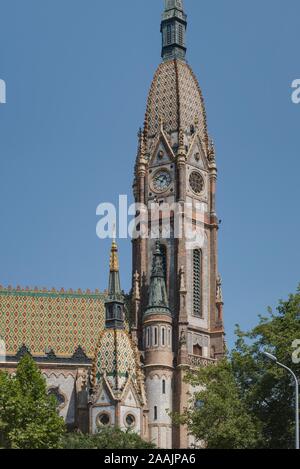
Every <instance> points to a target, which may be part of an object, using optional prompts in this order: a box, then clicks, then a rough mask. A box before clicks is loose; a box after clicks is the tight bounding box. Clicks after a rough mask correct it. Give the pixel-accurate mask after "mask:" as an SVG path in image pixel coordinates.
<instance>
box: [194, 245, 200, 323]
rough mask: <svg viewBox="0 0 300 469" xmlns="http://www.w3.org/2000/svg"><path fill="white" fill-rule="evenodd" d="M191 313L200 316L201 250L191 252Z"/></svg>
mask: <svg viewBox="0 0 300 469" xmlns="http://www.w3.org/2000/svg"><path fill="white" fill-rule="evenodd" d="M193 314H194V316H197V317H200V318H201V317H202V251H201V249H195V250H194V252H193Z"/></svg>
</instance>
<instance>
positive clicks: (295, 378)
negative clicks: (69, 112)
mask: <svg viewBox="0 0 300 469" xmlns="http://www.w3.org/2000/svg"><path fill="white" fill-rule="evenodd" d="M263 355H264V356H265V357H267V358H268V360H270V361H272V362H273V363H276V365H278V366H281V368H284V369H285V370H287V371H288V372H289V373H290V374H291V375H292V377H293V379H294V380H295V390H296V449H300V448H299V382H298V378H297V376H296V375H295V373H294V372H293V371H292V370H291V369H290V368H288V367H287V366H285V365H283V364H282V363H280V362H279V361H278V360H277V358H276V357H275V356H274V355H272V354H271V353H268V352H263Z"/></svg>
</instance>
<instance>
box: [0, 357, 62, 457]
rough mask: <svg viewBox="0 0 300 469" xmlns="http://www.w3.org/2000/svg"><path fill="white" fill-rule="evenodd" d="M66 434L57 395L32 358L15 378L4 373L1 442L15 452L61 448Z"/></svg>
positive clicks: (0, 382)
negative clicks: (59, 412) (48, 390)
mask: <svg viewBox="0 0 300 469" xmlns="http://www.w3.org/2000/svg"><path fill="white" fill-rule="evenodd" d="M64 431H65V425H64V422H63V419H62V418H61V417H59V415H58V412H57V403H56V400H55V398H54V397H53V396H48V395H47V389H46V382H45V379H44V378H43V376H42V374H41V372H40V371H39V369H38V367H37V365H36V364H35V363H34V361H33V359H32V358H31V357H30V355H28V354H27V355H25V356H24V357H23V358H22V360H21V361H20V363H19V365H18V367H17V372H16V374H15V376H11V375H9V374H7V373H3V372H0V442H1V444H2V446H4V447H6V448H13V449H46V448H47V449H54V448H59V447H60V440H61V437H62V435H63V434H64Z"/></svg>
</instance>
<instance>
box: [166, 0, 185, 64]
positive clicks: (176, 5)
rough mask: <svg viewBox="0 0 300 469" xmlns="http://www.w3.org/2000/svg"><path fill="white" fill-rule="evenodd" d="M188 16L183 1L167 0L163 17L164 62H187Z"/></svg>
mask: <svg viewBox="0 0 300 469" xmlns="http://www.w3.org/2000/svg"><path fill="white" fill-rule="evenodd" d="M186 28H187V16H186V14H185V13H184V10H183V2H182V0H165V10H164V12H163V15H162V22H161V33H162V58H163V60H164V61H166V60H173V59H180V60H185V55H186V43H185V35H186Z"/></svg>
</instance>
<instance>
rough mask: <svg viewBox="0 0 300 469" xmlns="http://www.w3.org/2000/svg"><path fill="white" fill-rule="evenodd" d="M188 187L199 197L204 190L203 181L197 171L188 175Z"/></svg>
mask: <svg viewBox="0 0 300 469" xmlns="http://www.w3.org/2000/svg"><path fill="white" fill-rule="evenodd" d="M190 186H191V189H192V191H193V192H194V193H195V194H197V195H199V194H201V193H202V192H203V189H204V179H203V177H202V175H201V174H200V173H198V171H193V172H192V173H191V175H190Z"/></svg>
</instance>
